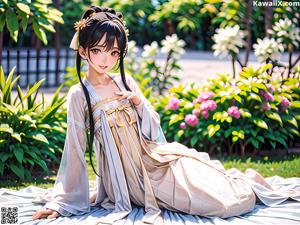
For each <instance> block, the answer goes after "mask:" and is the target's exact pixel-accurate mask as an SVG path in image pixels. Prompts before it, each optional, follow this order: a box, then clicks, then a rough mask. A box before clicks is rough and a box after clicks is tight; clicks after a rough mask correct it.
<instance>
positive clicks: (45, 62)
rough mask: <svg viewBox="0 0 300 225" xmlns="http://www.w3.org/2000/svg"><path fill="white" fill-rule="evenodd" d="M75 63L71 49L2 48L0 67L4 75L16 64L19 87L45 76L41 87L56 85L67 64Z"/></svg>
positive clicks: (60, 80) (62, 75)
mask: <svg viewBox="0 0 300 225" xmlns="http://www.w3.org/2000/svg"><path fill="white" fill-rule="evenodd" d="M74 65H75V54H74V51H73V50H72V49H68V48H66V49H61V50H60V51H59V52H58V53H57V52H56V51H55V49H46V48H45V49H41V50H36V49H32V48H30V49H4V50H3V52H2V68H3V70H4V73H5V75H8V73H9V72H10V71H11V69H12V68H13V67H14V66H16V70H15V74H16V75H20V79H19V81H18V84H19V85H20V86H21V87H26V86H27V85H28V84H29V85H32V84H34V83H36V82H37V81H39V80H41V79H43V78H45V81H44V82H43V84H42V87H46V88H47V87H57V86H59V85H60V84H61V83H62V82H63V77H64V75H65V74H66V67H67V66H72V67H73V66H74Z"/></svg>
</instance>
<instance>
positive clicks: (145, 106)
mask: <svg viewBox="0 0 300 225" xmlns="http://www.w3.org/2000/svg"><path fill="white" fill-rule="evenodd" d="M126 81H127V84H128V85H129V87H130V88H131V90H132V91H133V92H135V93H136V94H137V95H138V96H139V97H140V98H141V102H140V104H139V105H135V108H136V111H137V113H138V116H139V119H140V124H141V131H142V134H143V136H144V137H145V138H147V139H148V140H151V141H156V142H163V143H164V142H166V139H165V136H164V134H163V131H162V128H161V126H160V117H159V114H158V113H157V112H156V111H155V110H154V108H153V106H152V105H151V103H150V102H149V101H148V100H147V98H146V97H145V96H144V94H143V93H142V91H141V89H140V88H139V86H138V84H137V83H136V81H135V80H134V78H133V77H132V76H130V75H129V74H126Z"/></svg>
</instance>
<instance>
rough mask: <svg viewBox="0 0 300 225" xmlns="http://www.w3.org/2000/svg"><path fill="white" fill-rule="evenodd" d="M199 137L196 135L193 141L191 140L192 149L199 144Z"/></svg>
mask: <svg viewBox="0 0 300 225" xmlns="http://www.w3.org/2000/svg"><path fill="white" fill-rule="evenodd" d="M198 139H199V137H198V136H197V135H195V136H194V137H193V138H192V139H191V145H192V147H194V146H195V144H196V143H197V141H198Z"/></svg>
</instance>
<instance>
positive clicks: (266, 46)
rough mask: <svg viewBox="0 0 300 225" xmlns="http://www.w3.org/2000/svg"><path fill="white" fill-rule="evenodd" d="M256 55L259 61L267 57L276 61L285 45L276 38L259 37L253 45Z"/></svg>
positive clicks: (265, 59) (263, 60)
mask: <svg viewBox="0 0 300 225" xmlns="http://www.w3.org/2000/svg"><path fill="white" fill-rule="evenodd" d="M253 48H254V53H255V56H256V57H257V58H258V60H259V61H261V62H265V61H267V59H271V60H273V61H276V60H278V59H279V56H280V52H283V51H284V48H283V45H282V44H280V43H278V42H277V41H276V40H275V39H274V38H271V39H269V38H266V37H265V38H264V39H263V40H261V39H257V43H256V44H254V45H253Z"/></svg>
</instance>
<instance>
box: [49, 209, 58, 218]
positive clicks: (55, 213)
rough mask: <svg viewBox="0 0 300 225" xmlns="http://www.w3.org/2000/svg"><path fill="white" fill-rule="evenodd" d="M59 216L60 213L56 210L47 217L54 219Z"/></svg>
mask: <svg viewBox="0 0 300 225" xmlns="http://www.w3.org/2000/svg"><path fill="white" fill-rule="evenodd" d="M58 216H59V213H58V212H56V211H55V212H53V213H52V214H51V215H50V216H48V217H47V219H53V218H56V217H58Z"/></svg>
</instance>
